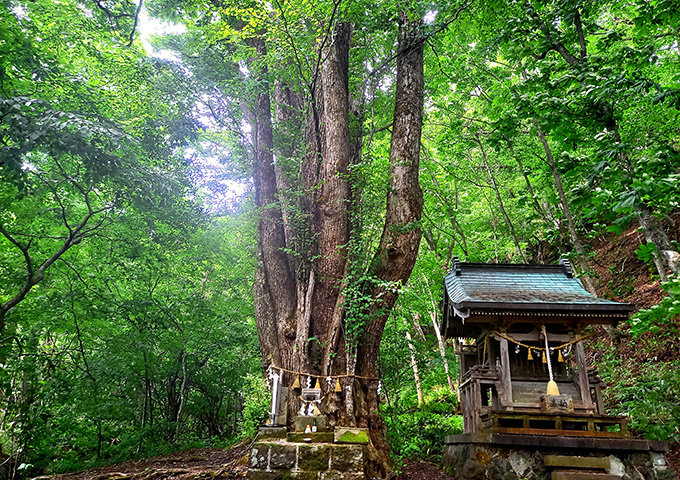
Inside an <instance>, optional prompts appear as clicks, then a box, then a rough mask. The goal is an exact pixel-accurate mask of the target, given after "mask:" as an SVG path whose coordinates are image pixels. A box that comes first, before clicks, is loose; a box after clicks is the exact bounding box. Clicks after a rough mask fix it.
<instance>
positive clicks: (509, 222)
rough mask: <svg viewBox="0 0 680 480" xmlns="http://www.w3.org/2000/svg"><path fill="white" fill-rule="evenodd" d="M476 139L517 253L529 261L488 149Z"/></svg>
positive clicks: (524, 260)
mask: <svg viewBox="0 0 680 480" xmlns="http://www.w3.org/2000/svg"><path fill="white" fill-rule="evenodd" d="M475 141H476V142H477V145H479V150H480V152H481V154H482V160H483V161H484V167H485V168H486V172H487V174H488V175H489V181H490V182H491V187H492V188H493V191H494V193H495V194H496V200H497V201H498V206H499V208H500V209H501V213H502V214H503V218H504V219H505V223H506V224H507V225H508V228H509V229H510V235H511V236H512V241H513V243H514V244H515V248H516V249H517V253H518V254H519V256H520V258H521V259H522V263H527V258H526V256H525V255H524V251H523V250H522V247H521V245H520V244H519V238H517V233H516V232H515V225H514V224H513V223H512V220H510V216H509V215H508V212H507V211H506V210H505V205H504V204H503V198H502V197H501V192H500V190H499V188H498V184H497V183H496V178H495V177H494V174H493V171H492V170H491V166H490V165H489V162H488V160H487V158H486V151H485V150H484V146H483V145H482V142H481V140H480V139H479V137H475Z"/></svg>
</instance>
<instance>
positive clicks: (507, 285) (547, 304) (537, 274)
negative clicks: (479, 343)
mask: <svg viewBox="0 0 680 480" xmlns="http://www.w3.org/2000/svg"><path fill="white" fill-rule="evenodd" d="M445 285H446V296H447V297H448V298H447V299H446V300H447V302H446V303H449V304H451V305H452V306H454V307H455V308H456V309H458V310H462V309H470V308H473V309H485V310H486V309H494V310H497V309H503V310H526V311H531V310H543V311H545V310H560V311H565V310H567V311H594V310H596V311H609V312H631V311H633V310H634V309H635V306H634V305H632V304H630V303H619V302H613V301H610V300H605V299H603V298H599V297H597V296H595V295H592V294H591V293H589V292H588V291H587V290H586V289H585V288H584V287H583V284H582V283H581V281H580V280H579V279H577V278H574V276H573V275H572V272H571V266H570V265H569V262H568V261H567V260H561V261H560V264H559V265H518V264H487V263H460V262H458V261H457V260H454V265H453V270H452V271H451V273H449V274H448V275H447V276H446V278H445Z"/></svg>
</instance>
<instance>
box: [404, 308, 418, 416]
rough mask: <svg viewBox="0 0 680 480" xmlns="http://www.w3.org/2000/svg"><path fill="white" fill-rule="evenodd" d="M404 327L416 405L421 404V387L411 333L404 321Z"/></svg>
mask: <svg viewBox="0 0 680 480" xmlns="http://www.w3.org/2000/svg"><path fill="white" fill-rule="evenodd" d="M404 325H406V343H408V349H409V352H410V353H411V369H412V370H413V380H414V381H415V382H416V394H417V395H418V405H422V404H423V386H422V385H421V383H420V374H419V373H418V361H417V359H416V347H415V346H414V345H413V338H411V332H410V331H409V329H408V328H409V327H408V323H406V321H404Z"/></svg>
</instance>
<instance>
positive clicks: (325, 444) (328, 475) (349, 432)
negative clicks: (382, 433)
mask: <svg viewBox="0 0 680 480" xmlns="http://www.w3.org/2000/svg"><path fill="white" fill-rule="evenodd" d="M314 420H316V424H317V427H318V431H317V432H315V433H305V428H306V426H307V425H309V424H311V423H312V422H313V421H314ZM368 442H369V437H368V431H367V430H366V429H359V428H344V427H338V428H333V427H329V426H327V423H326V418H325V417H323V416H318V417H297V418H296V428H295V431H294V432H288V430H287V429H286V427H272V426H264V427H260V430H259V433H258V436H257V439H256V441H255V443H254V444H253V449H252V452H251V457H250V467H249V468H248V473H247V474H246V478H247V479H249V480H279V479H280V480H287V479H300V480H364V479H365V478H366V475H365V473H364V470H365V459H366V457H367V455H366V446H367V445H368Z"/></svg>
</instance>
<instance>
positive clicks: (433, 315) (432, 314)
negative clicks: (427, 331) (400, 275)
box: [423, 275, 458, 394]
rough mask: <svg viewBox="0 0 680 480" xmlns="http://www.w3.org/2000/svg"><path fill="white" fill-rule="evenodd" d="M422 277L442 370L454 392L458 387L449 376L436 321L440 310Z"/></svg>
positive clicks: (440, 334) (442, 339)
mask: <svg viewBox="0 0 680 480" xmlns="http://www.w3.org/2000/svg"><path fill="white" fill-rule="evenodd" d="M423 279H424V280H425V284H426V285H427V291H428V292H429V294H430V304H431V305H432V309H430V319H431V320H432V326H433V327H434V333H435V335H436V336H437V345H438V347H439V355H440V356H441V357H442V363H443V364H444V371H445V372H446V380H447V381H448V383H449V390H451V393H453V394H455V393H456V392H457V391H458V387H457V386H456V385H455V383H454V381H453V379H452V378H451V372H450V371H449V362H448V360H447V359H446V345H445V344H444V337H442V332H441V330H440V329H439V322H437V312H438V311H439V310H440V308H438V307H437V302H435V300H434V296H433V295H432V289H430V283H429V282H428V280H427V277H426V276H425V275H423Z"/></svg>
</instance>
